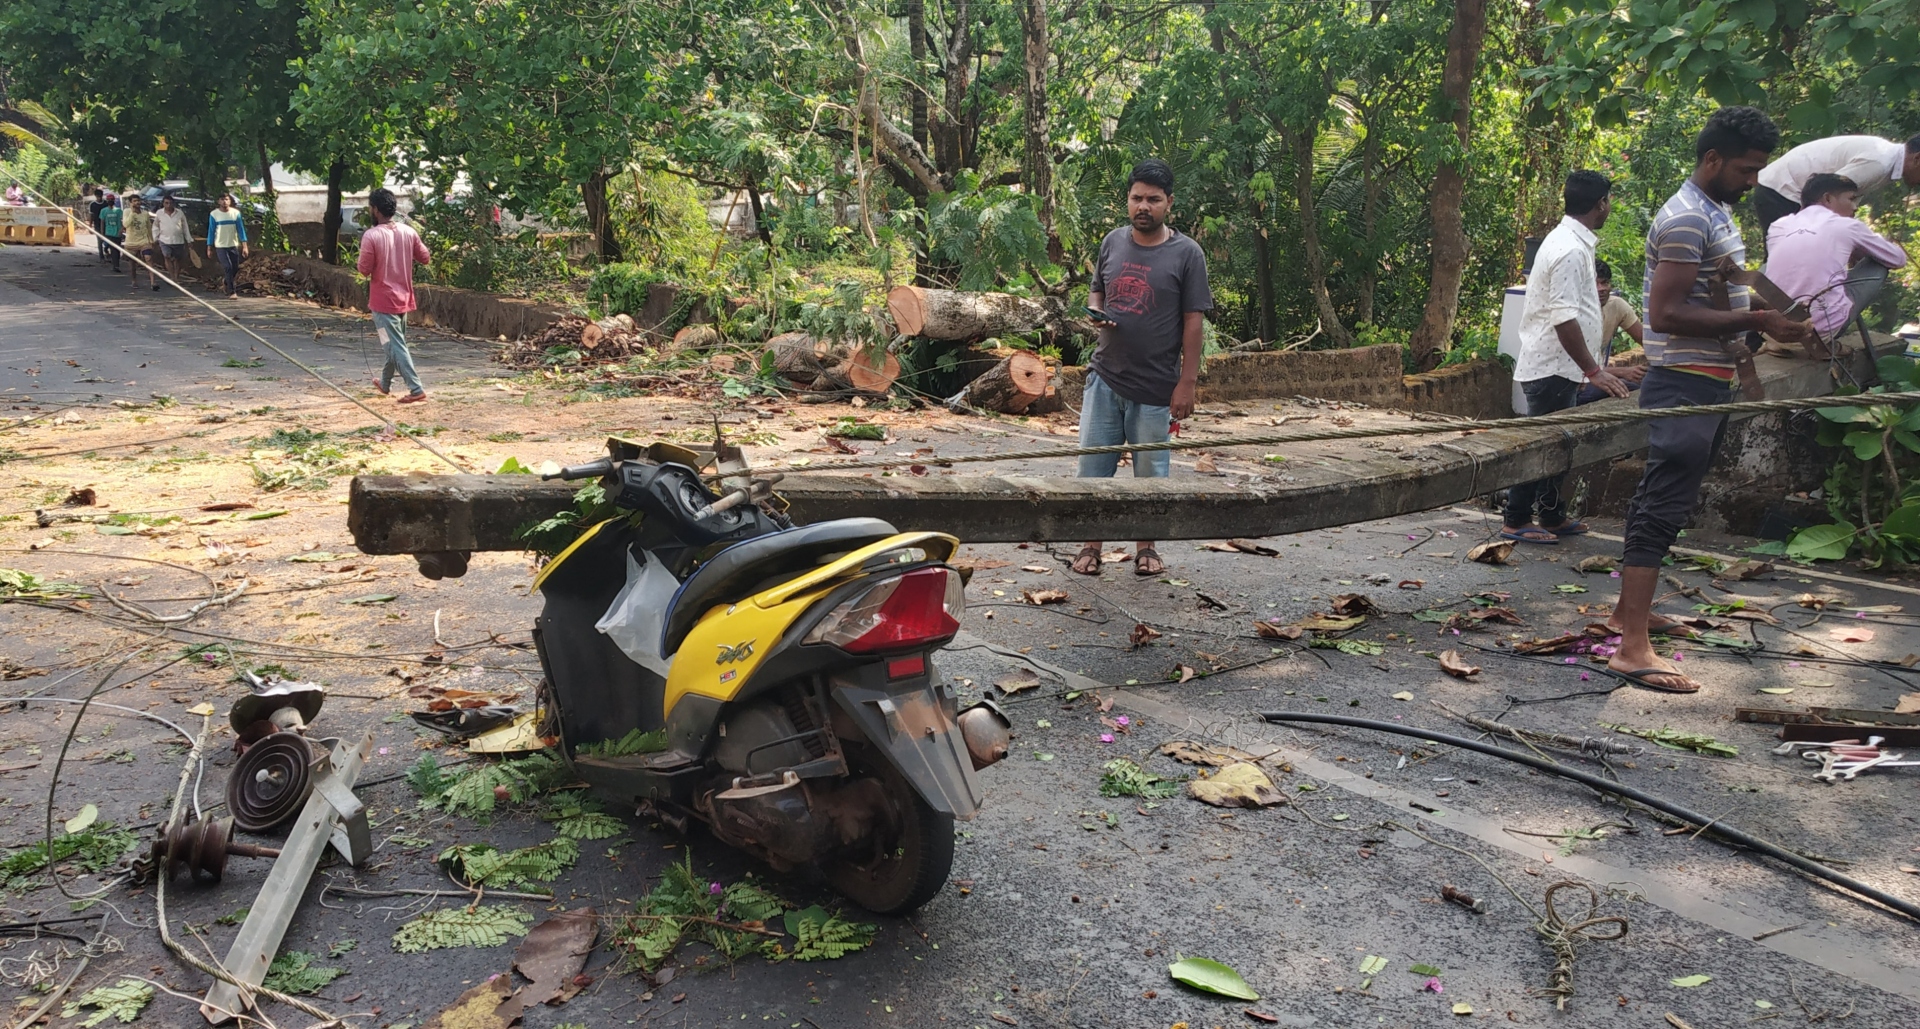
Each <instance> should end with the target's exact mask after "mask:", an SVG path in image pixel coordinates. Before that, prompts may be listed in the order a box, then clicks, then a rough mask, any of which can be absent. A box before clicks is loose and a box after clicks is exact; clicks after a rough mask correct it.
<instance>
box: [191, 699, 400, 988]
mask: <svg viewBox="0 0 1920 1029" xmlns="http://www.w3.org/2000/svg"><path fill="white" fill-rule="evenodd" d="M324 742H325V744H326V745H327V747H328V748H329V750H328V754H327V757H326V759H325V760H324V761H323V762H322V763H321V765H320V767H319V768H318V769H317V771H316V774H315V775H314V780H313V792H312V794H311V795H310V796H309V797H308V798H307V803H306V805H305V806H304V807H303V808H302V809H301V811H300V815H299V818H298V819H297V820H295V822H294V824H293V831H292V832H290V833H289V834H288V835H287V842H286V845H285V846H283V847H281V848H280V856H279V858H278V859H277V860H275V861H274V863H273V871H271V872H269V873H267V881H266V882H265V883H263V884H261V887H260V896H259V897H258V898H257V899H256V900H255V901H254V902H253V906H252V907H251V908H249V909H248V912H247V920H246V921H245V922H244V923H242V924H241V926H240V933H239V935H238V936H236V937H234V940H233V946H232V947H231V948H230V949H229V950H228V951H227V956H226V960H225V961H224V962H223V965H224V967H225V968H226V969H227V971H228V972H230V973H232V975H233V977H234V978H235V979H237V980H239V981H240V982H242V983H245V984H246V985H247V986H249V987H252V986H258V985H260V983H261V982H263V981H264V980H265V979H266V977H267V968H268V966H270V965H271V964H272V963H273V957H274V955H275V954H278V953H279V952H280V941H281V940H282V939H284V938H285V937H286V935H287V927H288V926H290V925H291V924H292V923H293V916H294V912H295V911H296V910H297V909H298V908H299V905H300V898H301V897H302V896H304V895H305V894H306V892H307V882H308V880H310V879H312V878H313V870H314V869H315V868H316V867H318V865H319V864H320V856H321V855H322V854H323V853H325V852H326V849H327V847H328V845H329V844H331V845H332V846H333V848H334V849H336V850H338V851H339V852H340V855H341V856H342V857H344V858H346V860H347V863H348V864H351V865H354V866H356V867H357V866H359V865H362V864H365V863H366V860H367V859H368V858H369V857H371V856H372V854H373V835H372V831H371V830H370V829H369V827H368V825H367V811H366V807H365V806H364V805H362V804H361V803H360V798H358V797H356V796H354V795H353V784H354V782H355V781H356V780H358V779H359V777H360V769H361V767H362V766H363V765H365V763H366V760H367V757H368V756H369V755H371V754H372V753H373V736H372V734H368V735H365V736H362V737H361V738H360V739H359V740H357V741H355V742H353V743H347V742H346V741H342V740H327V741H324ZM253 1006H254V999H253V994H252V992H251V991H250V990H248V991H243V990H242V989H241V988H240V987H238V986H235V985H233V984H232V983H228V982H224V981H223V982H217V983H214V985H213V988H212V989H210V990H208V991H207V996H206V1001H205V1002H204V1003H203V1004H201V1005H200V1014H201V1015H202V1016H204V1017H205V1018H206V1020H207V1021H208V1022H209V1023H212V1024H214V1025H219V1024H221V1023H223V1022H228V1021H231V1020H232V1016H231V1015H230V1014H228V1012H235V1011H246V1010H249V1009H251V1008H252V1007H253Z"/></svg>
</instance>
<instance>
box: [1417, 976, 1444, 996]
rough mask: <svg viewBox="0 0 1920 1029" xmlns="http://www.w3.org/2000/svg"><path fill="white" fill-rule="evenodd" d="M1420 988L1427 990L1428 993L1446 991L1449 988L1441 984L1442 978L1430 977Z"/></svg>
mask: <svg viewBox="0 0 1920 1029" xmlns="http://www.w3.org/2000/svg"><path fill="white" fill-rule="evenodd" d="M1420 988H1421V989H1423V990H1425V991H1427V992H1428V993H1445V992H1446V989H1447V988H1446V987H1444V986H1442V985H1440V980H1438V979H1428V980H1427V983H1426V985H1425V986H1422V987H1420Z"/></svg>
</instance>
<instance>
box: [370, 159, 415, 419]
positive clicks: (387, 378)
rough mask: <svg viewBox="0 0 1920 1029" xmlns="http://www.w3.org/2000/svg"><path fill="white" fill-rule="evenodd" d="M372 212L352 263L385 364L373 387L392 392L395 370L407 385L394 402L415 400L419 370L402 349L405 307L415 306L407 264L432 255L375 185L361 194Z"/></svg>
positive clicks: (389, 193) (388, 192) (386, 191)
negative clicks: (384, 352) (363, 288)
mask: <svg viewBox="0 0 1920 1029" xmlns="http://www.w3.org/2000/svg"><path fill="white" fill-rule="evenodd" d="M367 207H368V208H369V209H370V210H371V211H372V212H373V227H372V228H370V229H368V230H367V231H366V232H365V233H363V234H362V235H361V237H360V260H359V262H358V263H357V264H356V265H355V267H357V268H358V269H359V271H360V274H362V275H365V276H366V277H367V307H368V308H369V309H371V310H372V311H373V331H374V333H375V334H376V335H378V336H379V337H380V345H381V346H383V347H385V348H386V349H387V364H386V367H385V368H383V369H381V372H380V378H379V379H377V380H375V381H374V384H373V388H374V389H377V390H379V391H380V394H381V395H382V396H386V395H388V394H391V393H392V392H393V376H394V373H395V372H398V373H399V374H400V379H401V381H402V382H405V383H406V384H407V395H406V396H404V397H401V398H400V403H403V404H416V403H419V402H420V401H422V400H425V399H427V389H426V387H425V386H422V385H421V384H420V374H419V373H418V372H416V371H415V370H414V368H413V352H412V351H410V350H408V349H407V312H408V311H411V310H413V309H414V308H415V307H417V306H419V305H417V304H415V303H414V299H413V266H414V265H416V264H428V263H430V262H431V261H432V260H433V255H432V254H429V253H428V252H427V245H426V244H425V243H423V242H421V241H420V234H419V233H417V232H415V231H413V229H412V227H411V226H407V225H402V224H400V223H399V222H397V221H395V220H394V217H395V216H396V215H397V214H398V213H399V211H400V205H399V202H398V201H397V200H395V199H394V196H393V191H392V190H390V189H385V188H382V189H376V190H374V191H373V193H372V194H371V195H369V196H368V197H367Z"/></svg>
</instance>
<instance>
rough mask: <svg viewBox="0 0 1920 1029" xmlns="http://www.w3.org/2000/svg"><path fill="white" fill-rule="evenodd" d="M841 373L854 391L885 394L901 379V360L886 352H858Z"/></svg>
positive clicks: (848, 359)
mask: <svg viewBox="0 0 1920 1029" xmlns="http://www.w3.org/2000/svg"><path fill="white" fill-rule="evenodd" d="M839 371H840V373H841V374H842V375H844V376H845V377H846V380H847V382H848V383H849V384H851V385H852V386H853V388H854V389H857V390H860V391H861V392H863V393H885V392H886V391H888V390H890V389H892V388H893V383H894V380H896V379H898V378H899V377H900V359H899V358H897V357H895V356H893V355H892V354H889V353H887V352H886V351H884V350H880V351H875V352H872V353H868V352H866V351H856V352H855V353H854V354H853V356H851V357H849V358H847V362H846V364H845V365H843V366H842V367H841V368H840V369H839Z"/></svg>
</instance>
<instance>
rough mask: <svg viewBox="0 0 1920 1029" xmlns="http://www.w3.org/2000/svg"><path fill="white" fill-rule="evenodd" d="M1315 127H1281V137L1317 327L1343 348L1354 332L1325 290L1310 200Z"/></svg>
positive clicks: (1324, 272)
mask: <svg viewBox="0 0 1920 1029" xmlns="http://www.w3.org/2000/svg"><path fill="white" fill-rule="evenodd" d="M1317 133H1318V129H1317V128H1316V129H1312V130H1309V131H1307V132H1293V131H1288V130H1285V129H1283V130H1282V136H1281V138H1282V139H1284V140H1286V142H1287V143H1288V145H1289V146H1290V147H1291V148H1292V149H1293V157H1294V161H1293V164H1294V172H1293V196H1294V201H1295V203H1297V204H1298V205H1299V208H1300V249H1301V252H1302V253H1303V254H1304V255H1305V256H1306V259H1307V288H1308V289H1309V290H1310V291H1312V293H1313V307H1314V310H1315V311H1316V312H1318V313H1319V315H1320V327H1321V328H1322V329H1323V330H1325V332H1326V334H1327V338H1328V339H1330V340H1332V341H1333V345H1334V346H1335V347H1337V348H1339V349H1342V350H1345V349H1346V348H1348V347H1350V346H1353V335H1352V334H1351V333H1349V332H1348V331H1347V327H1346V326H1345V325H1342V324H1340V314H1339V312H1337V311H1335V310H1334V309H1333V296H1332V295H1331V294H1329V293H1328V292H1327V262H1326V256H1325V255H1324V254H1322V253H1321V251H1320V216H1319V215H1318V214H1317V213H1316V212H1315V211H1314V203H1313V142H1314V136H1315V135H1316V134H1317Z"/></svg>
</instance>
